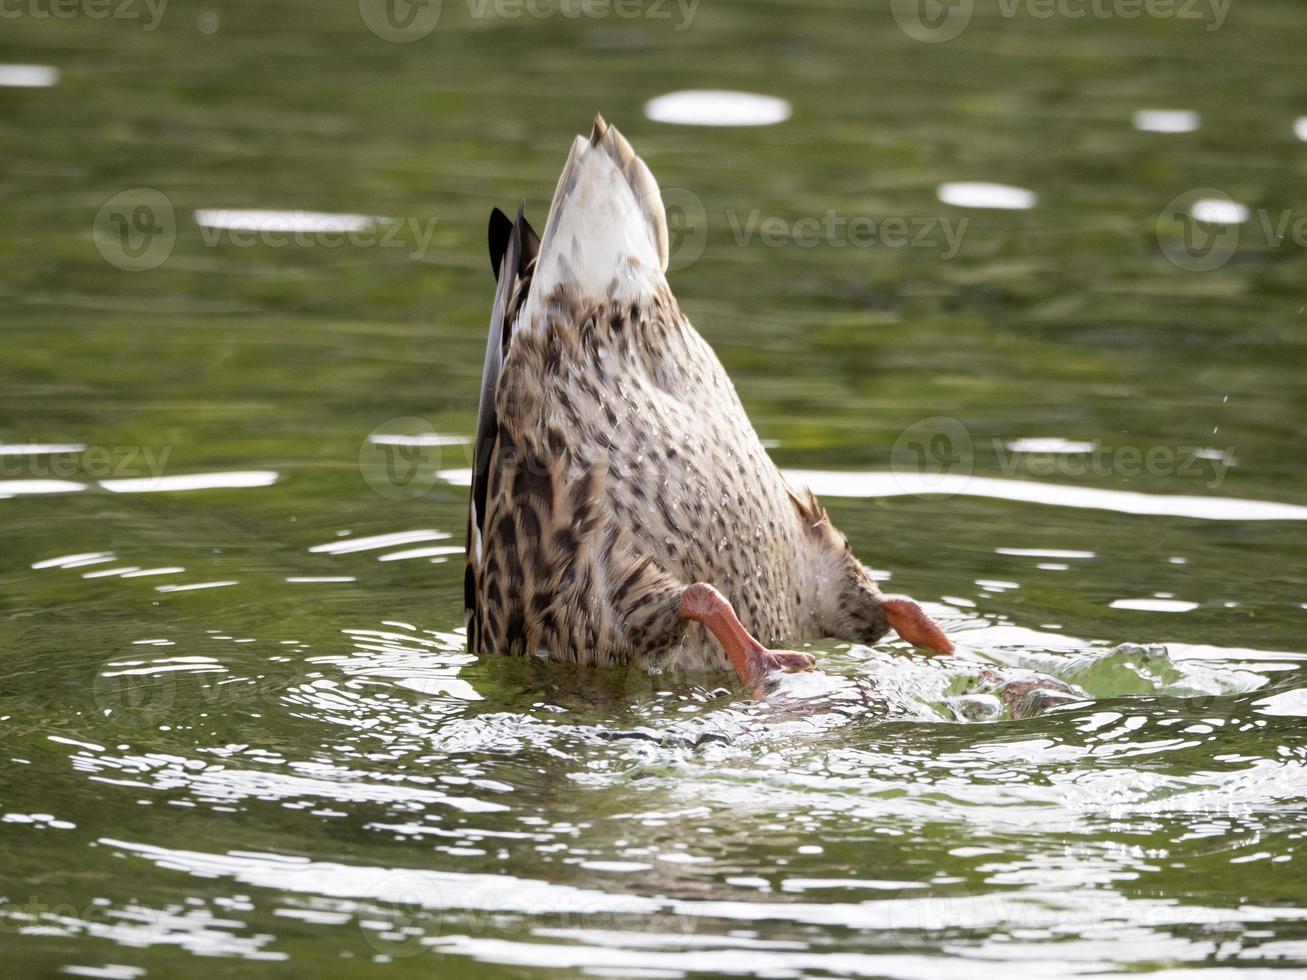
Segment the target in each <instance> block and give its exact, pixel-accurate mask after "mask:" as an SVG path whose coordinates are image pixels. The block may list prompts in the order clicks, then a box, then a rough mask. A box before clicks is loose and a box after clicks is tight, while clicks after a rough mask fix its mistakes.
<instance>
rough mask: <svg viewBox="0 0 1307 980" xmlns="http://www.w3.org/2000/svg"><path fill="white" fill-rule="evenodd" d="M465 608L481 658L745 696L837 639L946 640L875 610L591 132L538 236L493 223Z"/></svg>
mask: <svg viewBox="0 0 1307 980" xmlns="http://www.w3.org/2000/svg"><path fill="white" fill-rule="evenodd" d="M489 239H490V264H491V268H492V270H493V271H494V273H495V277H496V281H497V284H498V285H497V288H496V290H495V300H494V307H493V309H492V311H491V316H490V334H489V337H488V339H487V342H486V360H485V367H484V370H483V373H482V382H481V400H480V407H479V411H478V416H477V430H476V444H475V453H474V460H473V472H472V492H471V502H470V508H469V515H468V540H467V567H466V572H465V577H464V600H465V606H466V614H467V638H468V647H469V649H470V650H471V651H472V652H474V653H491V652H498V653H506V654H516V655H544V656H547V657H550V658H553V659H557V660H566V661H571V662H575V663H578V664H590V665H632V666H643V667H653V666H676V667H681V668H685V669H695V670H707V669H712V668H719V669H722V670H728V669H730V668H732V667H733V668H734V669H735V671H736V673H737V674H738V675H739V677H740V679H741V681H743V682H744V683H745V684H746V685H751V686H754V687H755V688H757V687H758V686H759V685H760V684H762V683H763V681H764V680H765V679H766V678H768V677H769V676H770V675H771V674H772V673H773V672H776V671H795V670H805V669H808V668H810V667H811V666H812V665H813V659H812V657H811V656H809V655H808V654H804V653H798V652H795V651H792V650H786V649H780V648H782V647H785V646H787V645H790V644H795V643H797V642H799V641H805V640H815V639H819V638H822V637H834V638H838V639H841V640H848V641H852V642H857V643H865V644H871V643H875V642H877V641H878V640H880V639H881V638H882V637H883V636H884V635H885V634H886V633H887V631H888V630H889V629H891V628H892V629H894V630H896V631H897V632H898V634H899V635H900V636H901V637H903V638H904V639H905V640H907V641H909V642H910V643H913V644H915V645H917V646H921V647H925V648H927V649H929V650H933V651H935V652H938V653H950V652H952V650H953V644H952V643H951V642H950V641H949V639H948V637H947V636H945V634H944V633H943V631H942V630H941V629H940V628H939V627H938V626H937V625H936V624H935V623H934V622H932V621H931V620H930V618H929V617H928V616H927V615H926V614H925V613H924V612H923V611H922V609H921V607H920V606H918V605H917V603H915V602H913V601H912V600H911V599H908V598H904V597H889V596H885V595H882V594H881V592H880V590H879V588H877V585H876V583H875V582H874V581H873V580H872V577H871V575H870V574H869V573H868V571H867V569H866V568H865V567H864V566H863V565H862V563H861V562H859V561H858V559H857V558H856V557H854V555H853V552H852V550H851V549H850V547H849V544H848V541H847V539H846V538H845V537H844V535H843V534H841V533H840V532H839V531H838V530H836V528H835V526H834V525H833V524H832V523H831V521H830V518H829V517H828V516H827V514H826V511H825V510H824V509H823V508H822V507H821V506H820V504H818V502H817V500H816V498H815V497H814V496H813V495H812V493H811V492H810V491H806V490H805V491H799V490H796V489H794V488H793V487H791V486H790V485H789V484H788V483H787V482H786V481H785V478H784V477H783V476H782V475H781V472H780V470H778V469H777V468H776V466H775V464H774V463H773V462H772V461H771V459H770V458H769V457H768V456H767V453H766V451H765V450H764V449H763V447H762V443H761V442H760V441H759V439H758V435H757V433H756V432H754V429H753V425H752V424H751V423H750V422H749V417H748V415H747V414H745V411H744V406H743V405H742V404H741V403H740V399H739V396H738V395H737V394H736V392H735V388H734V386H733V385H732V384H731V380H730V378H729V377H727V374H726V371H725V369H724V368H723V367H722V365H721V362H720V361H718V359H717V356H716V355H715V354H714V353H713V350H712V348H711V347H709V346H708V343H707V341H705V340H704V339H703V337H701V336H700V335H699V333H698V331H696V330H695V328H694V327H693V326H691V325H690V321H689V320H688V319H686V317H685V315H684V314H683V313H682V312H681V310H680V308H679V306H678V305H677V302H676V298H675V297H674V296H673V295H672V291H671V288H670V286H669V285H668V283H667V278H666V271H667V262H668V234H667V220H666V215H665V212H664V209H663V204H662V198H661V195H660V194H659V190H658V185H657V183H656V182H655V181H654V177H653V174H651V173H650V171H649V168H648V167H647V166H646V165H645V164H644V161H642V160H641V159H640V158H639V157H637V156H636V155H635V153H634V152H633V151H632V150H631V147H630V144H628V143H627V141H626V140H625V139H624V138H623V137H622V135H621V134H620V133H619V132H618V131H617V130H616V128H614V127H612V126H609V125H607V124H606V123H605V122H604V120H603V118H602V117H596V119H595V124H594V130H593V132H592V133H591V135H590V138H589V139H586V138H584V137H581V136H578V137H576V140H575V142H574V143H573V145H572V149H571V154H570V155H569V157H568V159H567V164H566V165H565V166H564V168H563V172H562V176H561V177H560V178H559V180H558V186H557V188H556V189H555V191H554V198H553V203H552V204H551V205H550V208H549V216H548V219H547V220H546V222H545V229H544V234H543V236H537V235H536V233H535V231H534V230H533V229H532V228H531V225H530V224H528V223H527V221H526V218H525V217H524V215H523V210H522V209H521V208H519V209H518V213H517V217H516V219H515V220H511V219H509V218H508V217H507V216H506V215H504V214H503V213H502V212H500V211H499V210H497V209H496V210H495V211H494V212H493V213H492V214H491V217H490V230H489Z"/></svg>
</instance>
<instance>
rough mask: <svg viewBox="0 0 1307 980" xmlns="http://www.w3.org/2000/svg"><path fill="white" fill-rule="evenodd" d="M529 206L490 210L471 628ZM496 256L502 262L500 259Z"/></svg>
mask: <svg viewBox="0 0 1307 980" xmlns="http://www.w3.org/2000/svg"><path fill="white" fill-rule="evenodd" d="M524 207H525V206H524V205H522V206H519V207H518V209H517V220H516V221H509V220H508V217H507V216H506V215H505V214H504V213H503V212H502V211H500V210H499V209H498V208H496V209H495V210H494V211H492V212H491V213H490V228H489V233H488V237H489V243H490V257H491V262H492V267H493V268H494V270H495V280H496V282H497V283H498V285H497V286H496V288H495V304H494V306H493V307H492V308H491V311H490V330H489V332H488V333H487V336H486V360H485V365H484V367H483V368H482V369H481V400H480V403H479V405H478V407H477V434H476V442H475V444H474V447H473V455H472V493H471V500H470V506H471V513H470V514H469V515H468V525H467V570H466V572H465V574H464V578H463V605H464V608H465V610H466V611H467V613H468V629H469V639H471V635H470V631H471V629H472V625H473V623H474V622H475V620H476V616H475V615H474V610H475V607H476V582H475V578H474V575H473V562H474V560H475V556H474V554H473V529H474V528H475V530H476V532H477V534H478V535H480V536H482V540H484V534H485V520H486V492H487V487H488V485H489V482H490V481H489V476H490V459H491V455H492V454H493V452H494V448H495V439H496V438H497V437H498V435H499V420H498V418H497V417H496V415H495V393H496V391H497V389H498V387H499V372H500V369H501V368H502V366H503V363H504V356H505V355H506V354H507V352H508V344H509V341H510V340H511V339H512V332H513V324H512V322H511V321H510V319H509V312H510V311H509V308H508V306H509V303H510V302H512V299H513V293H514V290H515V289H516V287H517V284H518V282H519V280H520V279H521V278H522V276H523V275H525V274H526V272H527V271H528V269H529V267H530V265H531V263H532V262H534V261H535V257H536V254H537V253H538V252H539V250H540V238H539V236H538V235H536V233H535V230H534V229H533V228H532V227H531V225H530V224H528V223H527V220H526V218H525V217H524V215H523V211H524ZM496 260H497V262H496Z"/></svg>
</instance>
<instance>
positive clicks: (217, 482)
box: [100, 470, 277, 493]
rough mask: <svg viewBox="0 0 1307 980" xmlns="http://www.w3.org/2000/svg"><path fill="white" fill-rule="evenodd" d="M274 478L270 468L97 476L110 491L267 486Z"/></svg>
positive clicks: (157, 491) (166, 490) (145, 491)
mask: <svg viewBox="0 0 1307 980" xmlns="http://www.w3.org/2000/svg"><path fill="white" fill-rule="evenodd" d="M276 482H277V474H276V473H275V472H273V471H272V470H233V471H231V472H227V473H187V474H184V475H179V476H144V477H133V478H131V479H125V480H101V481H100V486H102V487H104V488H105V489H106V490H110V491H112V492H113V493H171V492H174V491H180V490H223V489H241V488H245V487H267V486H271V485H272V484H274V483H276Z"/></svg>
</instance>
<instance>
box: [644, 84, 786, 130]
mask: <svg viewBox="0 0 1307 980" xmlns="http://www.w3.org/2000/svg"><path fill="white" fill-rule="evenodd" d="M644 114H645V115H646V116H648V117H649V118H650V119H652V120H653V121H654V122H661V123H679V124H680V125H682V126H771V125H774V124H776V123H779V122H784V121H785V120H786V119H789V118H790V104H789V103H788V102H786V101H785V100H784V99H778V98H776V97H775V96H772V95H758V94H756V93H754V92H729V91H725V90H721V89H689V90H687V91H684V92H671V93H669V94H667V95H660V96H658V98H656V99H650V100H649V101H648V102H646V103H645V105H644Z"/></svg>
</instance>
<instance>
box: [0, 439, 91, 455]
mask: <svg viewBox="0 0 1307 980" xmlns="http://www.w3.org/2000/svg"><path fill="white" fill-rule="evenodd" d="M85 451H86V446H84V445H83V444H82V443H80V442H66V443H38V442H15V443H9V444H3V443H0V456H50V455H56V454H61V453H80V452H85Z"/></svg>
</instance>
